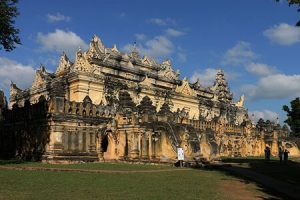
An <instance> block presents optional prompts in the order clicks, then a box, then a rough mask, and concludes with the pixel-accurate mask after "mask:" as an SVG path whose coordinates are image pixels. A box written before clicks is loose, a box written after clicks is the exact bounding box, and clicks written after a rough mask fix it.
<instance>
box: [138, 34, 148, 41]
mask: <svg viewBox="0 0 300 200" xmlns="http://www.w3.org/2000/svg"><path fill="white" fill-rule="evenodd" d="M135 38H136V39H137V40H145V39H146V38H147V36H146V35H145V34H144V33H136V34H135Z"/></svg>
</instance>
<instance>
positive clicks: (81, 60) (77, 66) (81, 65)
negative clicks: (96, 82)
mask: <svg viewBox="0 0 300 200" xmlns="http://www.w3.org/2000/svg"><path fill="white" fill-rule="evenodd" d="M93 69H94V67H93V66H92V65H91V64H90V63H89V62H88V60H87V58H86V54H85V53H83V52H82V51H81V49H79V51H78V52H77V53H76V58H75V62H74V66H73V70H74V71H81V72H93V71H94V70H93Z"/></svg>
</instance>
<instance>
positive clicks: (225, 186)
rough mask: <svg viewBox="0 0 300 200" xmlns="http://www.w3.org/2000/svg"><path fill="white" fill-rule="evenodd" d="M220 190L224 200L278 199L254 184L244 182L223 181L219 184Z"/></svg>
mask: <svg viewBox="0 0 300 200" xmlns="http://www.w3.org/2000/svg"><path fill="white" fill-rule="evenodd" d="M218 190H219V191H220V192H221V193H222V194H223V199H230V200H258V199H276V198H275V197H273V196H270V195H268V194H266V193H264V192H262V191H259V188H257V186H255V185H254V184H249V182H247V181H243V180H222V181H221V182H220V183H218Z"/></svg>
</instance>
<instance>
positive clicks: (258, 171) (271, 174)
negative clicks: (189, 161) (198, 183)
mask: <svg viewBox="0 0 300 200" xmlns="http://www.w3.org/2000/svg"><path fill="white" fill-rule="evenodd" d="M201 169H204V170H213V171H219V172H222V173H224V174H226V175H230V176H233V177H236V178H239V179H240V181H242V182H243V183H246V184H248V183H255V184H256V185H257V186H258V188H259V190H261V191H262V192H264V193H266V194H268V195H270V197H258V198H261V199H268V200H271V199H300V163H299V162H295V161H288V162H287V163H284V162H282V163H280V162H279V161H278V160H270V161H266V160H263V159H259V158H224V159H222V162H221V163H218V164H209V165H206V166H205V167H203V168H201Z"/></svg>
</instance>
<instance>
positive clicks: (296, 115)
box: [283, 97, 300, 137]
mask: <svg viewBox="0 0 300 200" xmlns="http://www.w3.org/2000/svg"><path fill="white" fill-rule="evenodd" d="M283 110H284V111H285V112H287V117H288V118H287V120H285V121H284V122H285V123H287V124H288V125H289V126H290V128H291V135H292V136H295V137H300V99H299V97H298V98H296V99H294V100H292V101H291V108H289V107H288V106H287V105H284V106H283Z"/></svg>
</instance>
